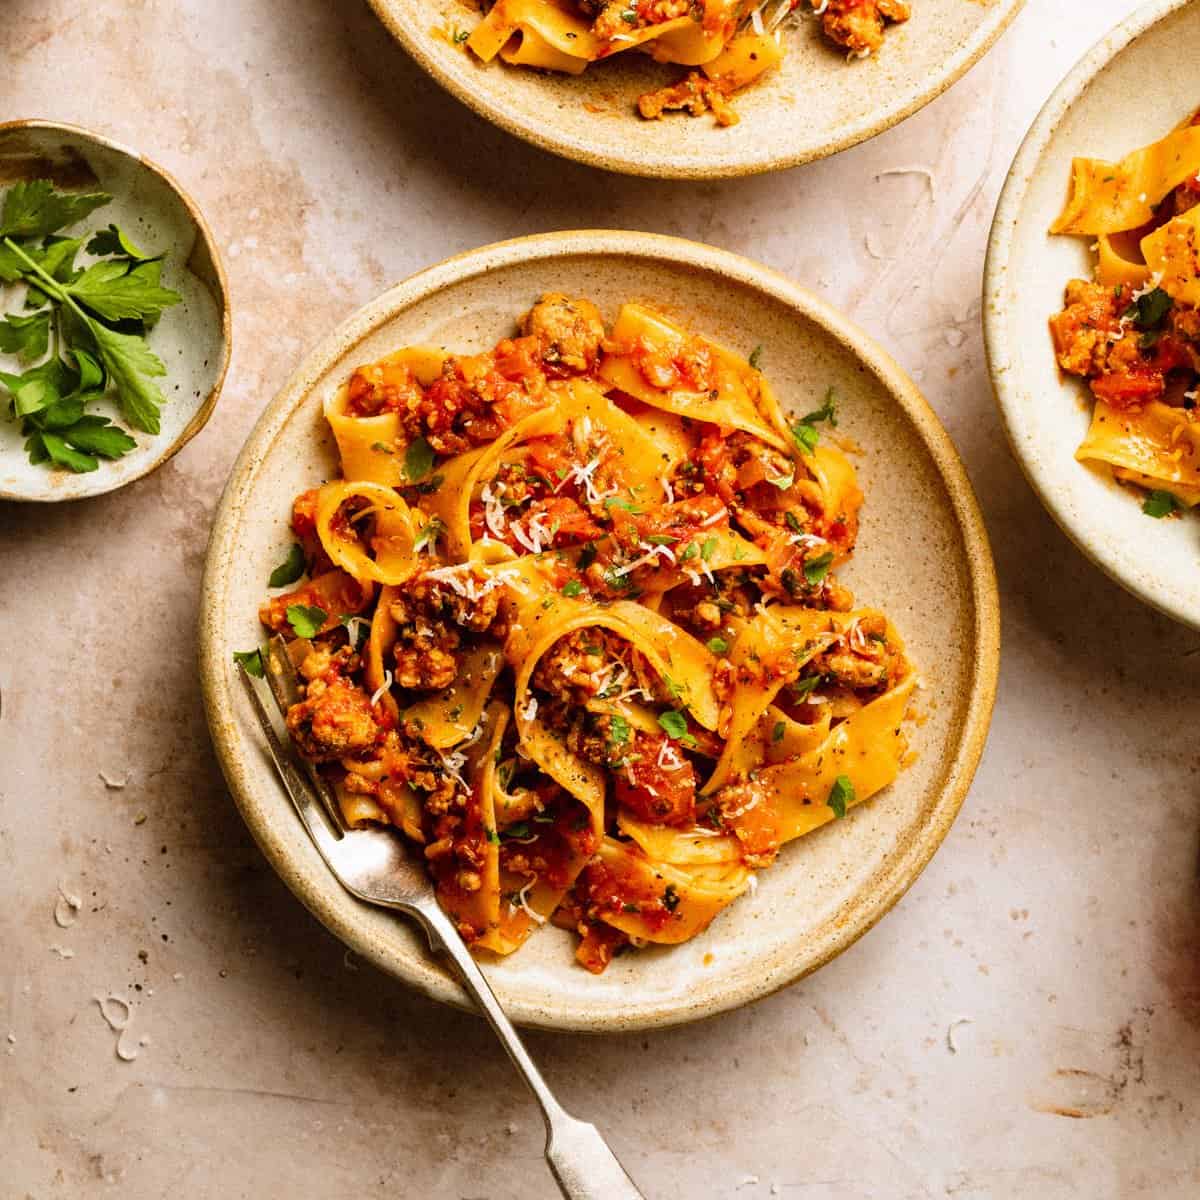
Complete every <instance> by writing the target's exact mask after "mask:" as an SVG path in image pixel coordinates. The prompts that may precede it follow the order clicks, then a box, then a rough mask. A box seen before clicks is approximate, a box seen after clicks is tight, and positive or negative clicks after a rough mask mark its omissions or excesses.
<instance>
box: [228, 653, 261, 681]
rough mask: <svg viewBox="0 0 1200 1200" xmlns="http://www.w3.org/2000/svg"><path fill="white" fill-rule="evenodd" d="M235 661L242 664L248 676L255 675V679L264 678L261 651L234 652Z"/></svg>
mask: <svg viewBox="0 0 1200 1200" xmlns="http://www.w3.org/2000/svg"><path fill="white" fill-rule="evenodd" d="M233 661H234V662H235V663H240V664H241V666H242V667H244V668H245V671H246V674H247V675H253V676H254V678H255V679H261V678H262V677H263V660H262V651H261V650H235V651H234V652H233Z"/></svg>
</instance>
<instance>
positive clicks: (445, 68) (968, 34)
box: [370, 0, 1024, 179]
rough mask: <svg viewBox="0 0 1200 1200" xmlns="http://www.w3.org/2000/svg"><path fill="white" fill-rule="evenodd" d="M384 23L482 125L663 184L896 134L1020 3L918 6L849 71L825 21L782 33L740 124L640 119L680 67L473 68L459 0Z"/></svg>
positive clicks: (774, 165)
mask: <svg viewBox="0 0 1200 1200" xmlns="http://www.w3.org/2000/svg"><path fill="white" fill-rule="evenodd" d="M370 3H371V6H372V7H373V8H374V9H375V11H376V13H378V15H379V18H380V20H382V21H383V23H384V25H386V26H387V28H388V30H389V31H390V32H391V33H392V35H393V36H394V37H395V38H396V39H397V40H398V41H399V42H400V43H401V45H403V46H404V48H405V49H406V50H407V51H408V53H409V54H410V55H411V56H412V57H413V58H414V59H416V61H417V62H418V63H419V64H420V65H421V66H422V67H424V68H425V70H426V71H428V72H429V73H430V74H431V75H432V76H433V77H434V78H435V79H436V80H437V81H438V82H439V83H440V84H442V86H443V87H445V88H446V89H447V90H448V91H450V92H452V93H453V94H454V95H455V96H457V97H458V98H459V99H460V100H462V101H463V102H464V103H465V104H468V105H469V106H470V107H471V108H473V109H474V110H475V111H476V112H477V113H479V114H480V116H482V117H486V118H487V119H488V120H489V121H492V122H493V123H494V124H496V125H499V126H500V127H501V128H502V129H507V130H508V132H509V133H514V134H516V135H517V137H520V138H524V139H525V140H526V141H527V142H532V143H533V144H534V145H535V146H540V147H541V148H542V149H543V150H551V151H553V152H554V153H556V154H562V155H565V156H566V157H567V158H573V159H576V160H577V161H579V162H583V163H588V164H589V165H590V166H594V167H603V168H605V169H606V170H609V171H620V172H622V173H624V174H627V175H647V176H651V177H654V178H660V179H668V178H671V179H722V178H728V177H731V176H736V175H754V174H758V173H759V172H762V171H777V170H780V169H782V168H784V167H792V166H796V165H798V164H799V163H805V162H811V161H812V160H814V159H818V158H824V157H826V156H827V155H829V154H834V153H836V152H837V151H839V150H844V149H846V147H847V146H853V145H855V144H856V143H858V142H861V141H864V140H865V139H867V138H869V137H874V136H875V134H877V133H881V132H882V131H883V130H885V129H887V128H889V127H890V126H892V125H895V124H896V123H897V122H898V121H902V120H903V119H904V118H905V117H907V116H910V115H911V114H912V113H914V112H916V111H917V109H919V108H921V107H922V106H923V105H925V104H928V103H929V101H930V100H932V99H934V97H936V96H938V95H940V94H941V93H942V92H943V91H945V89H946V88H948V87H949V86H950V85H951V84H952V83H953V82H954V81H955V80H956V79H958V78H959V77H960V76H961V75H962V74H963V73H964V72H965V71H966V70H967V69H968V68H969V67H970V66H971V65H972V64H973V63H975V62H976V61H978V59H979V58H980V57H982V55H983V54H984V53H985V52H986V51H987V49H988V47H989V46H991V44H992V43H993V42H994V41H995V40H996V38H997V37H999V36H1000V34H1001V33H1002V32H1003V30H1004V28H1005V27H1006V26H1007V25H1008V23H1009V22H1010V21H1011V20H1012V19H1013V17H1014V16H1016V14H1017V12H1018V11H1019V10H1020V8H1021V5H1022V4H1023V3H1024V0H916V3H915V4H914V6H913V7H914V14H913V17H912V19H911V20H910V21H908V22H907V23H905V24H903V25H896V26H891V27H890V28H889V29H888V32H887V36H886V37H885V39H884V46H883V49H882V50H881V51H880V52H879V53H878V54H877V55H875V56H873V57H872V58H870V59H866V60H862V61H855V62H847V61H846V57H845V52H844V51H841V50H839V49H838V48H837V47H834V46H831V45H830V44H829V43H828V42H826V41H825V40H824V38H823V37H822V35H821V32H820V29H819V27H818V23H817V22H816V21H815V20H813V19H811V18H805V19H802V20H800V21H799V22H798V24H795V25H794V26H792V23H791V22H789V26H792V27H789V28H787V29H786V31H785V32H784V34H783V38H784V43H785V48H786V50H787V54H786V57H785V58H784V62H783V65H782V66H781V67H780V69H779V70H777V71H774V72H772V73H771V74H770V75H769V76H767V77H766V78H765V79H764V80H763V81H762V82H761V83H759V84H756V85H755V86H753V87H751V88H748V89H747V90H746V91H745V92H743V93H740V94H739V95H737V96H736V97H735V98H734V103H735V107H736V109H737V111H738V113H739V115H740V117H741V120H740V122H739V123H738V124H737V125H735V126H732V127H730V128H719V127H717V126H716V125H715V124H714V123H713V121H712V120H711V118H709V117H707V116H705V117H699V118H693V117H686V116H682V115H679V114H676V115H674V116H668V117H667V118H666V119H664V120H659V121H643V120H642V119H641V118H640V117H638V116H637V113H636V111H635V109H634V104H635V102H636V100H637V97H638V96H639V95H640V94H641V93H642V92H645V91H649V90H652V89H655V88H659V87H662V86H663V85H665V84H669V83H674V82H675V81H676V80H678V79H681V78H683V76H684V74H685V72H686V68H683V67H677V66H670V65H665V66H664V65H659V64H657V63H654V62H652V61H651V60H650V59H649V57H648V56H646V55H642V54H633V53H629V54H619V55H617V56H616V57H615V58H612V59H610V60H609V61H607V62H605V63H603V64H593V65H592V66H590V67H589V68H588V69H587V70H586V71H585V72H584V73H583V74H582V75H579V76H569V75H562V74H556V73H551V72H538V71H532V70H529V69H526V68H520V67H510V66H508V65H506V64H505V63H502V62H500V61H499V60H497V61H495V62H493V63H491V64H487V65H485V64H483V63H481V62H479V60H478V59H477V58H475V57H474V55H472V54H471V53H470V51H468V50H467V49H466V47H465V46H463V45H460V44H456V43H455V42H454V38H453V34H454V32H455V31H458V30H461V31H462V32H467V31H468V30H470V29H471V28H473V26H474V25H475V23H476V22H477V21H478V20H479V14H478V13H477V12H475V11H473V10H472V9H471V8H469V7H465V6H464V5H463V4H462V3H461V0H432V2H431V0H370Z"/></svg>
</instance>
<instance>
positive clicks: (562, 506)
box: [200, 232, 998, 1031]
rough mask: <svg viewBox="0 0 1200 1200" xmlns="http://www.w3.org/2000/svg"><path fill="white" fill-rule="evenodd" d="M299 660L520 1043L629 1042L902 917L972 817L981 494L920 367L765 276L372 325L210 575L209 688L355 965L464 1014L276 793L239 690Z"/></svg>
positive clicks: (351, 804) (524, 257) (257, 468)
mask: <svg viewBox="0 0 1200 1200" xmlns="http://www.w3.org/2000/svg"><path fill="white" fill-rule="evenodd" d="M864 497H865V503H864ZM269 635H277V636H282V637H283V638H284V639H285V640H286V642H287V645H288V649H289V653H290V654H291V656H292V658H293V661H294V662H295V663H296V665H297V666H298V668H299V673H300V676H301V677H302V679H303V680H304V681H305V687H304V693H303V697H302V699H300V700H299V701H298V702H297V703H295V704H294V705H293V706H292V707H291V708H289V710H288V712H287V722H286V724H287V730H288V733H289V735H290V737H291V741H292V745H293V747H294V749H295V750H296V752H297V753H299V754H300V755H302V756H303V757H305V758H307V759H308V760H309V762H310V763H311V764H313V765H314V766H315V768H316V769H317V770H318V771H320V772H321V774H322V775H323V777H324V778H325V780H326V782H327V783H328V784H329V786H330V788H331V789H332V791H333V792H334V793H335V794H336V796H337V801H338V804H339V805H340V807H341V810H342V815H343V817H344V819H345V820H346V821H347V823H349V824H351V825H355V824H359V823H370V824H382V825H385V826H388V827H392V828H394V829H395V830H396V836H397V837H402V838H404V839H406V840H407V842H408V843H410V845H411V848H412V852H413V853H414V854H417V855H420V856H421V857H422V860H423V861H424V863H425V864H426V866H427V869H428V871H429V874H430V877H431V880H432V882H433V884H434V886H435V888H436V891H437V896H438V899H439V901H440V902H441V904H442V905H443V907H444V908H445V909H446V910H447V911H448V912H449V913H450V914H451V915H452V916H453V917H454V919H455V923H456V924H457V926H458V929H459V931H460V932H461V933H462V935H463V937H464V938H465V939H466V940H467V941H468V943H470V944H471V946H472V948H473V949H474V950H475V952H476V953H477V954H478V956H479V957H480V960H481V962H482V963H483V964H484V968H485V971H486V972H487V974H488V977H489V980H490V981H491V983H492V985H493V987H494V988H495V990H496V991H497V993H498V995H499V996H500V998H501V999H502V1000H503V1001H504V1003H505V1004H506V1006H507V1007H508V1009H509V1011H510V1013H511V1014H512V1015H513V1016H514V1018H515V1019H516V1020H518V1021H521V1022H523V1023H525V1024H530V1025H541V1026H546V1027H553V1028H565V1029H574V1030H593V1031H598V1030H615V1029H631V1028H644V1027H649V1026H655V1025H666V1024H672V1023H677V1022H682V1021H687V1020H692V1019H696V1018H699V1017H702V1016H708V1015H711V1014H713V1013H717V1012H720V1011H723V1010H725V1009H728V1008H731V1007H733V1006H735V1005H739V1004H742V1003H745V1002H747V1001H749V1000H752V999H755V998H757V997H760V996H763V995H766V994H767V993H769V992H771V991H773V990H775V989H776V988H778V987H781V986H782V985H784V984H785V983H787V982H789V981H791V980H793V979H795V978H797V977H799V976H800V975H802V974H804V973H806V972H808V971H811V970H814V969H815V968H816V967H818V966H820V965H821V964H822V963H824V962H826V961H828V959H830V958H831V957H832V956H834V955H835V954H837V953H838V952H840V951H841V950H842V949H844V948H845V947H846V946H848V945H849V944H850V943H851V942H852V941H854V940H855V939H856V938H857V937H858V936H859V935H861V934H862V933H863V932H865V931H866V930H867V929H868V928H869V927H870V926H871V925H872V924H873V923H874V922H875V921H876V920H878V919H879V917H881V916H882V915H883V914H884V913H885V912H886V911H887V910H888V908H890V907H891V905H892V904H894V903H895V902H896V900H897V899H898V898H899V897H900V896H901V895H902V894H903V892H904V891H905V890H906V889H907V887H908V886H909V885H910V884H911V883H912V882H913V880H914V879H915V878H916V876H917V875H918V874H919V872H920V871H921V869H922V868H923V866H924V865H925V863H926V862H927V861H928V859H929V857H930V856H931V855H932V854H933V852H934V850H935V849H936V847H937V846H938V845H939V844H940V842H941V840H942V838H943V837H944V836H945V834H946V832H947V830H948V828H949V826H950V824H951V822H952V821H953V818H954V816H955V814H956V813H957V811H958V808H959V805H960V804H961V802H962V799H963V796H964V794H965V792H966V789H967V787H968V785H969V782H970V779H971V776H972V773H973V771H974V768H975V766H976V763H977V761H978V758H979V755H980V753H981V750H982V746H983V742H984V739H985V736H986V730H987V725H988V721H989V718H990V713H991V706H992V701H993V697H994V691H995V684H996V670H997V656H998V618H997V602H996V589H995V580H994V575H993V569H992V563H991V557H990V552H989V549H988V544H987V539H986V535H985V532H984V529H983V526H982V523H981V521H980V517H979V513H978V511H977V508H976V505H975V501H974V497H973V495H972V492H971V489H970V485H969V483H968V482H967V479H966V476H965V474H964V472H963V469H962V466H961V464H960V462H959V460H958V458H957V456H956V454H955V452H954V449H953V447H952V445H951V444H950V442H949V440H948V438H947V436H946V434H945V432H944V431H943V430H942V428H941V426H940V425H939V424H938V422H937V420H936V418H935V417H934V416H933V414H932V412H931V411H930V410H929V408H928V407H927V406H926V404H925V402H924V401H923V400H922V399H921V397H920V395H919V394H918V393H917V391H916V390H915V388H914V387H913V385H912V384H911V383H910V382H909V381H908V380H907V379H906V377H905V376H904V375H903V373H902V372H901V371H900V369H899V368H898V367H897V366H896V364H895V363H893V362H892V361H891V359H889V358H888V357H887V355H886V354H884V353H883V352H882V351H881V350H880V349H878V347H876V346H874V345H873V344H872V343H871V342H870V341H869V340H868V339H867V338H865V337H864V336H863V335H862V334H861V333H860V332H859V331H857V330H856V329H854V328H853V327H852V326H851V325H849V324H848V323H847V322H846V321H845V320H844V319H843V318H841V317H839V316H838V315H837V314H836V313H834V312H833V311H832V310H830V309H829V308H828V307H827V306H825V305H824V304H822V303H821V302H820V301H819V300H817V299H815V298H814V297H813V296H811V295H809V294H808V293H806V292H804V291H802V290H801V289H800V288H797V287H796V286H795V285H793V284H791V283H790V282H788V281H787V280H786V279H783V278H782V277H780V276H778V275H775V274H773V273H772V272H770V271H768V270H767V269H765V268H763V267H760V266H757V265H756V264H753V263H750V262H748V261H747V260H745V259H742V258H739V257H737V256H735V255H731V254H728V253H726V252H723V251H719V250H715V249H712V248H709V247H704V246H699V245H696V244H694V243H690V242H683V241H679V240H676V239H672V238H663V237H657V236H651V235H645V234H633V233H620V232H577V233H556V234H550V235H542V236H538V237H532V238H524V239H520V240H518V241H515V242H507V243H501V244H499V245H495V246H489V247H485V248H483V249H480V250H476V251H473V252H471V253H468V254H465V255H462V256H460V257H458V258H455V259H451V260H449V261H448V262H445V263H442V264H441V265H439V266H436V267H433V268H430V269H429V270H427V271H424V272H422V273H421V274H419V275H417V276H415V277H413V278H412V279H409V280H408V281H406V282H404V283H401V284H400V285H398V286H397V287H395V288H393V289H392V290H391V291H389V292H387V293H385V294H384V295H383V296H381V297H380V298H379V299H378V300H376V301H375V302H374V303H372V304H370V305H368V306H367V307H366V308H365V309H363V310H362V311H360V312H359V313H357V314H356V315H355V316H353V317H351V318H350V320H349V321H347V322H346V323H345V324H344V325H343V326H342V327H341V328H340V329H339V330H338V331H337V332H336V333H334V334H333V335H332V336H331V337H330V338H329V339H328V340H327V341H326V342H325V343H324V344H323V345H321V346H320V347H319V348H318V349H317V350H315V351H314V352H313V353H312V354H311V355H310V356H309V358H307V359H306V360H305V362H304V363H303V364H302V365H301V366H300V367H299V369H298V370H297V371H296V373H295V374H294V375H293V376H292V378H291V380H290V381H289V382H288V383H287V384H286V385H285V387H284V388H283V390H282V391H281V392H280V394H279V395H278V396H277V397H276V399H275V400H274V401H273V402H272V403H271V404H270V405H269V406H268V408H267V409H266V411H265V412H264V414H263V416H262V418H261V419H260V421H259V423H258V425H257V427H256V428H255V430H254V432H253V433H252V434H251V436H250V439H249V441H248V442H247V444H246V446H245V448H244V450H243V451H242V454H241V456H240V458H239V459H238V462H237V464H236V465H235V467H234V470H233V473H232V475H231V478H230V482H229V484H228V486H227V489H226V492H225V494H224V497H223V499H222V501H221V504H220V508H219V511H218V514H217V517H216V521H215V525H214V529H213V534H212V540H211V543H210V548H209V553H208V560H207V566H206V570H205V577H204V585H203V613H202V619H201V627H200V637H201V650H200V665H201V678H202V683H203V689H204V696H205V702H206V709H207V713H208V718H209V724H210V728H211V730H212V734H213V738H214V742H215V745H216V748H217V752H218V755H219V758H220V760H221V764H222V767H223V769H224V771H225V774H226V778H227V780H228V782H229V785H230V789H231V791H232V793H233V795H234V797H235V799H236V801H237V803H238V805H239V807H240V808H241V811H242V813H243V815H244V817H245V819H246V821H247V823H248V825H249V827H250V829H251V830H252V832H253V833H254V836H255V837H256V838H257V840H258V841H259V843H260V845H261V846H262V848H263V850H264V851H265V853H266V855H267V857H268V858H269V859H270V861H271V862H272V864H273V865H274V866H275V868H276V869H277V870H278V871H279V873H280V874H281V876H282V877H283V878H284V879H285V880H286V881H287V883H288V884H289V886H291V887H292V889H293V890H294V891H295V892H296V894H297V895H298V896H299V897H300V898H301V899H302V900H303V901H304V903H305V904H306V905H307V906H308V907H309V908H310V909H311V910H312V911H313V912H314V913H315V914H316V915H317V916H318V917H319V918H320V920H321V921H322V922H324V923H325V924H326V925H327V926H328V927H329V928H330V929H331V930H333V931H334V932H335V933H336V934H337V935H338V936H339V937H341V938H342V939H343V940H344V941H346V943H347V944H348V945H350V946H351V947H353V948H354V949H355V950H357V951H359V952H360V953H362V954H363V955H365V956H366V957H368V958H369V959H371V960H372V961H373V962H375V963H376V964H378V965H379V966H380V967H381V968H383V969H384V970H386V971H388V972H390V973H392V974H393V975H396V976H397V977H399V978H401V979H403V980H405V981H406V982H408V983H410V984H412V985H414V986H415V987H417V988H419V989H420V990H422V991H423V992H425V993H426V994H428V995H430V996H432V997H434V998H436V999H439V1000H443V1001H448V1002H451V1003H458V1002H460V1000H459V993H458V990H457V988H456V987H455V985H454V984H453V983H452V982H451V980H450V978H449V977H448V976H447V975H446V974H445V973H444V972H443V970H442V969H441V967H440V966H439V965H438V964H437V963H435V962H434V961H432V960H431V959H430V957H429V956H428V954H427V952H426V950H425V949H424V947H423V945H422V942H421V939H420V937H419V935H418V934H416V933H414V932H413V931H412V930H411V929H410V928H409V927H407V926H406V925H404V924H403V923H401V922H399V921H397V920H396V919H394V918H393V917H392V916H391V915H390V914H387V913H385V912H381V911H378V910H374V909H371V908H368V907H366V906H364V905H362V904H360V903H358V902H357V901H355V900H353V899H352V898H351V897H350V896H349V895H348V894H347V893H346V892H344V891H342V890H341V889H340V887H339V886H338V885H337V883H336V882H335V881H334V880H333V878H332V876H331V875H330V874H329V873H328V871H327V870H326V869H325V867H324V865H323V863H322V861H321V860H320V858H319V857H318V856H317V854H316V852H315V850H314V849H313V847H312V845H311V844H310V843H309V842H308V839H307V836H306V834H305V833H304V831H303V829H302V828H301V826H300V824H299V822H298V821H297V819H296V817H295V814H294V813H293V812H292V811H291V809H290V807H289V803H288V800H287V798H286V796H285V794H284V793H283V791H282V789H281V788H280V786H279V784H278V783H277V781H276V779H275V777H274V775H273V774H272V772H271V770H270V768H269V766H268V765H267V763H266V762H265V759H264V757H263V753H262V747H261V745H260V743H259V740H258V734H257V730H256V729H255V728H254V727H253V726H252V725H251V723H250V722H249V721H248V719H247V716H248V715H247V713H246V712H245V710H244V708H243V707H242V706H241V705H240V704H239V703H238V700H237V696H236V694H235V690H234V688H235V682H236V680H235V673H234V671H235V659H236V660H240V661H241V662H242V663H244V664H246V665H248V666H249V668H250V669H251V670H252V671H253V670H254V668H255V667H256V665H257V663H256V658H257V656H258V655H259V654H260V653H261V650H260V647H261V645H262V642H263V639H264V638H265V637H267V636H269ZM760 881H761V882H760Z"/></svg>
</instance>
